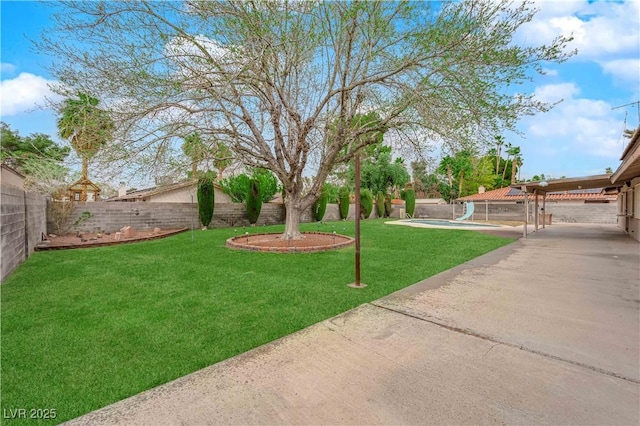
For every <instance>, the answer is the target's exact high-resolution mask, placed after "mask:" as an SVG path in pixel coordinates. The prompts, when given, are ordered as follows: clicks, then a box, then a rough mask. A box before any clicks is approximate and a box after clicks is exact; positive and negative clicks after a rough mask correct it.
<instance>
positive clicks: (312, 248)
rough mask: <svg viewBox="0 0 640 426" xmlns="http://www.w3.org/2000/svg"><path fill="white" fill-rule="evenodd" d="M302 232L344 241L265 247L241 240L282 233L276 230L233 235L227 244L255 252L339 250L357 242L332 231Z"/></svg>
mask: <svg viewBox="0 0 640 426" xmlns="http://www.w3.org/2000/svg"><path fill="white" fill-rule="evenodd" d="M302 234H303V235H304V234H307V235H309V234H311V235H313V234H316V235H327V236H330V237H335V238H336V239H337V238H340V239H341V240H342V241H340V242H337V243H334V244H328V245H322V246H308V247H265V246H256V245H252V244H251V243H247V242H244V243H242V242H241V240H242V239H244V238H247V237H256V236H261V235H282V234H281V233H276V232H265V233H260V234H249V235H238V236H235V237H231V238H229V239H227V242H226V246H227V247H228V248H230V249H232V250H244V251H254V252H264V253H318V252H323V251H330V250H338V249H341V248H345V247H348V246H350V245H352V244H354V243H355V241H356V240H355V238H352V237H348V236H346V235H342V234H333V233H330V232H317V231H308V232H302Z"/></svg>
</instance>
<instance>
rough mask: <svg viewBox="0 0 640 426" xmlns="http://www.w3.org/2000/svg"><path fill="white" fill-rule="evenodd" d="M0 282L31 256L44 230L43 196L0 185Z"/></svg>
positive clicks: (44, 207) (44, 203)
mask: <svg viewBox="0 0 640 426" xmlns="http://www.w3.org/2000/svg"><path fill="white" fill-rule="evenodd" d="M0 197H1V198H2V203H1V212H0V237H1V240H0V241H1V242H0V251H1V252H2V256H0V258H1V259H2V261H1V266H0V270H1V274H2V275H1V277H0V281H4V279H5V278H6V277H7V276H9V274H10V273H11V272H13V270H14V269H16V268H17V267H18V265H19V264H20V263H22V262H23V261H24V260H25V259H26V258H28V257H29V255H31V253H33V250H34V248H35V246H36V245H38V243H39V242H40V241H41V240H42V234H43V233H44V232H46V231H47V228H46V200H45V197H43V196H42V195H38V194H34V193H31V192H26V191H24V190H22V189H20V188H17V187H14V186H10V185H5V184H2V185H0Z"/></svg>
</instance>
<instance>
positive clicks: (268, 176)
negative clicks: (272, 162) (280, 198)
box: [218, 168, 282, 203]
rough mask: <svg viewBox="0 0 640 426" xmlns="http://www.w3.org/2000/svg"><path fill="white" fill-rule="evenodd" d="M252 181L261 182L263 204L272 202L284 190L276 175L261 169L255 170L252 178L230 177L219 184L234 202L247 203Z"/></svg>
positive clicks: (242, 175)
mask: <svg viewBox="0 0 640 426" xmlns="http://www.w3.org/2000/svg"><path fill="white" fill-rule="evenodd" d="M251 179H257V180H258V181H259V182H260V197H261V198H262V202H263V203H268V202H269V201H271V199H272V198H273V197H274V195H275V194H277V193H278V192H280V191H281V190H282V187H281V185H280V184H279V183H278V178H276V175H274V174H273V173H272V172H270V171H269V170H266V169H259V168H256V169H253V171H252V172H251V176H249V175H247V174H245V173H242V174H239V175H237V176H229V177H228V178H225V179H222V180H221V181H220V182H218V183H219V185H220V187H221V188H222V190H223V191H224V193H225V194H227V195H229V197H231V201H232V202H234V203H244V202H246V201H247V194H248V193H249V181H250V180H251Z"/></svg>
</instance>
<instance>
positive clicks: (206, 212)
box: [198, 176, 215, 228]
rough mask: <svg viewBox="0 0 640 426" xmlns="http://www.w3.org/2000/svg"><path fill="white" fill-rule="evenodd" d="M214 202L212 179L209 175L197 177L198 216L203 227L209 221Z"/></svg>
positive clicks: (207, 224)
mask: <svg viewBox="0 0 640 426" xmlns="http://www.w3.org/2000/svg"><path fill="white" fill-rule="evenodd" d="M214 203H215V192H214V187H213V179H211V177H209V176H205V177H202V178H200V179H198V216H199V217H200V222H201V223H202V226H203V227H204V228H206V227H207V226H209V223H211V219H212V218H213V207H214Z"/></svg>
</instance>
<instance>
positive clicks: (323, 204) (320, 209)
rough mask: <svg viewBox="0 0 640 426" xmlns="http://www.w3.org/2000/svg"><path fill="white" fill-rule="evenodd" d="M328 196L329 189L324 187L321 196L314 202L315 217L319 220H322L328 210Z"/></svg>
mask: <svg viewBox="0 0 640 426" xmlns="http://www.w3.org/2000/svg"><path fill="white" fill-rule="evenodd" d="M327 197H328V195H327V190H326V188H324V187H323V188H322V193H321V194H320V197H318V199H317V200H316V202H315V203H313V219H314V220H316V221H317V222H320V221H321V220H322V218H323V217H324V214H325V213H326V211H327Z"/></svg>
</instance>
